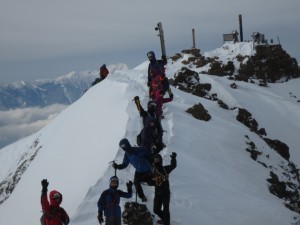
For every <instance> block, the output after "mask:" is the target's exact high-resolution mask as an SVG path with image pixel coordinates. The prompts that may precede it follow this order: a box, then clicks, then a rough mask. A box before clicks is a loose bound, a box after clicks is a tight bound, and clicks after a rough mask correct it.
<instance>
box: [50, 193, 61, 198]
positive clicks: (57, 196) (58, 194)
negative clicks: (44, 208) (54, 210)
mask: <svg viewBox="0 0 300 225" xmlns="http://www.w3.org/2000/svg"><path fill="white" fill-rule="evenodd" d="M52 198H53V199H58V198H61V194H60V193H55V194H54V195H53V196H52Z"/></svg>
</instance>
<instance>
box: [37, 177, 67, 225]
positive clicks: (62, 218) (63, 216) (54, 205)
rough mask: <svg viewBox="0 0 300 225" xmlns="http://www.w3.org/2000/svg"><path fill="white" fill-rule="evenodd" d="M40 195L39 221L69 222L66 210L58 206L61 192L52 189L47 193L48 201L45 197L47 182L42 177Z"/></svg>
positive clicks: (51, 223)
mask: <svg viewBox="0 0 300 225" xmlns="http://www.w3.org/2000/svg"><path fill="white" fill-rule="evenodd" d="M41 184H42V195H41V205H42V210H43V216H42V218H41V222H42V223H44V224H45V225H67V224H69V222H70V218H69V216H68V214H67V213H66V211H65V210H64V209H63V208H62V207H60V204H61V202H62V198H63V197H62V194H61V193H59V192H58V191H56V190H53V191H51V192H50V194H49V199H50V203H49V201H48V198H47V192H48V185H49V182H48V181H47V180H46V179H44V180H42V181H41Z"/></svg>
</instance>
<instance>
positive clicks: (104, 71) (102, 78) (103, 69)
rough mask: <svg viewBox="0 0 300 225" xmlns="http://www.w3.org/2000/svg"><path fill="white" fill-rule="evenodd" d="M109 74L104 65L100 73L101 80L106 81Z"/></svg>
mask: <svg viewBox="0 0 300 225" xmlns="http://www.w3.org/2000/svg"><path fill="white" fill-rule="evenodd" d="M108 74H109V71H108V69H107V68H106V65H105V64H103V65H102V66H101V67H100V72H99V75H100V78H101V80H104V79H105V78H106V77H107V75H108Z"/></svg>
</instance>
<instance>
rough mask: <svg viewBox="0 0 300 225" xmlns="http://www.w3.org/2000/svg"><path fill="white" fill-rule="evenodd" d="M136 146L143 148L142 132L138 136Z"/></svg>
mask: <svg viewBox="0 0 300 225" xmlns="http://www.w3.org/2000/svg"><path fill="white" fill-rule="evenodd" d="M136 144H137V146H141V144H142V135H141V132H140V133H139V134H138V135H137V136H136Z"/></svg>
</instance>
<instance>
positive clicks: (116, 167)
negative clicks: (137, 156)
mask: <svg viewBox="0 0 300 225" xmlns="http://www.w3.org/2000/svg"><path fill="white" fill-rule="evenodd" d="M112 167H113V168H114V169H116V170H117V169H119V165H118V164H117V163H115V162H113V164H112Z"/></svg>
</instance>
